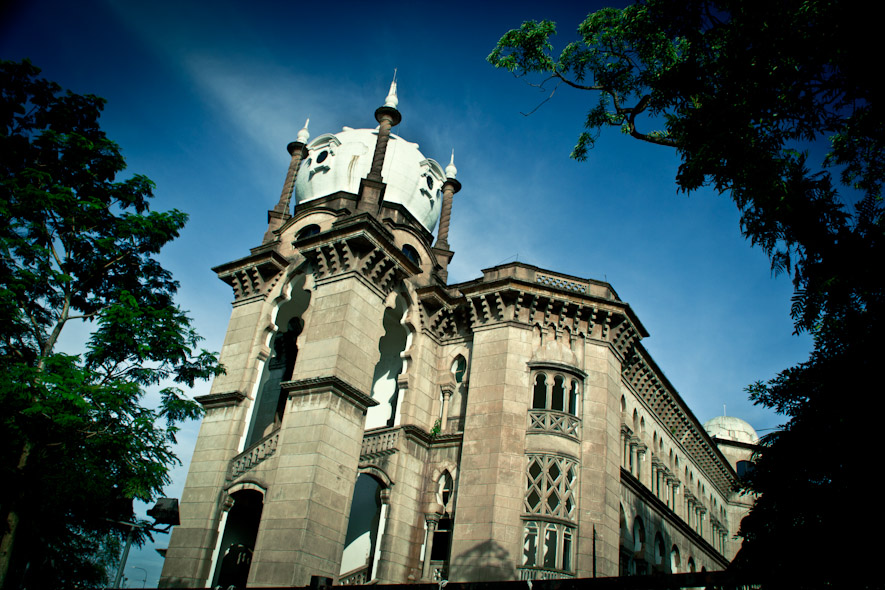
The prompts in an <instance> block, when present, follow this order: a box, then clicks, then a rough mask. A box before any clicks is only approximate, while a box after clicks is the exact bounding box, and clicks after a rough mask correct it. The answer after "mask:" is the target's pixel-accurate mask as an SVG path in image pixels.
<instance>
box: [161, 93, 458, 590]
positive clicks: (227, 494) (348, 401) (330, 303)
mask: <svg viewBox="0 0 885 590" xmlns="http://www.w3.org/2000/svg"><path fill="white" fill-rule="evenodd" d="M397 102H398V100H397V96H396V83H395V82H394V83H393V84H392V85H391V89H390V93H389V94H388V96H387V98H386V100H385V103H384V105H383V106H381V107H379V108H378V109H377V110H376V112H375V118H376V120H377V121H378V123H379V125H378V127H377V128H376V129H352V128H347V127H345V128H344V129H343V130H342V131H341V132H339V133H335V134H324V135H320V136H319V137H317V138H316V139H314V140H312V141H310V136H309V132H308V130H307V124H305V128H304V129H302V130H301V131H300V132H299V134H298V136H297V139H296V141H294V142H292V143H291V144H289V146H288V151H289V154H290V155H291V161H290V165H289V168H288V171H287V175H286V179H285V181H284V185H283V190H282V193H281V195H280V198H279V201H278V203H277V205H276V206H275V207H274V208H273V209H271V210H270V211H269V212H268V228H267V231H266V232H265V234H264V237H263V240H262V243H261V245H259V246H257V247H255V248H253V249H252V250H251V252H250V254H249V255H248V256H246V257H245V258H241V259H239V260H235V261H233V262H229V263H227V264H223V265H220V266H218V267H216V268H215V269H214V270H215V271H216V272H217V273H218V276H219V277H220V278H221V279H222V280H223V281H225V282H227V283H228V284H229V285H230V286H231V287H232V288H233V293H234V301H233V311H232V314H231V319H230V324H229V327H228V332H227V335H226V337H225V341H224V345H223V347H222V352H221V361H222V362H223V363H224V365H225V367H226V369H227V373H226V374H225V375H223V376H221V377H219V378H217V379H216V380H215V381H214V383H213V384H212V389H211V393H210V394H209V395H206V396H203V397H201V398H198V401H200V402H201V403H202V404H203V406H204V407H205V409H206V415H205V417H204V419H203V423H202V425H201V429H200V434H199V438H198V440H197V445H196V449H195V452H194V456H193V459H192V461H191V466H190V471H189V474H188V478H187V483H186V486H185V491H184V494H183V498H182V501H181V516H182V523H181V525H180V526H179V527H177V529H176V530H175V531H174V533H173V535H172V537H171V539H170V546H169V550H168V553H167V558H166V563H165V565H164V569H163V577H162V579H161V584H162V585H166V586H191V587H203V586H206V585H210V586H215V585H217V584H221V585H223V586H224V587H227V586H228V585H230V584H234V585H238V586H242V585H245V584H246V583H248V585H249V586H291V585H295V586H300V585H306V584H307V583H308V582H309V581H310V577H311V576H312V575H318V576H323V577H329V578H334V579H338V578H341V577H342V575H345V576H346V575H347V574H348V573H349V572H350V570H353V571H354V572H356V573H357V577H359V576H362V577H363V578H365V579H366V580H368V579H384V580H400V581H405V579H406V578H407V577H408V576H409V575H410V574H413V573H414V572H413V571H412V570H415V571H417V569H416V567H414V566H413V567H412V570H410V569H409V566H410V565H411V562H412V561H413V556H411V555H399V554H398V553H399V552H401V550H400V549H394V547H398V546H411V545H413V544H414V542H413V541H414V537H416V536H421V533H420V532H417V531H416V526H417V527H419V528H421V527H423V525H424V522H423V518H422V519H420V521H415V519H410V518H408V517H407V516H406V514H407V512H403V511H412V512H414V513H416V514H418V513H420V514H423V512H424V510H422V509H419V508H418V507H417V505H418V504H420V503H421V502H423V501H424V498H423V496H424V492H425V490H424V487H426V486H424V485H423V484H424V471H425V459H426V457H424V456H415V454H410V453H405V452H403V453H398V454H397V456H396V457H394V458H391V457H389V455H391V454H393V453H392V450H391V449H390V448H384V449H380V450H379V448H378V443H377V441H376V442H374V443H372V442H368V443H367V441H366V432H367V431H369V432H381V433H383V434H384V435H385V436H383V437H382V439H383V440H384V441H385V444H387V445H388V446H389V445H394V446H396V445H399V444H405V442H406V440H410V439H411V438H415V440H419V441H420V444H419V446H421V445H423V447H422V450H421V452H425V453H426V451H427V448H426V447H427V443H428V441H429V434H428V433H429V431H430V430H431V429H432V424H433V419H432V418H431V415H432V412H433V406H434V403H435V402H436V400H437V398H438V397H439V392H438V386H437V375H436V373H438V370H437V364H438V359H437V358H436V352H435V351H434V350H429V349H427V347H426V346H424V345H423V344H422V342H421V339H420V338H417V339H416V338H415V335H416V334H418V333H419V331H420V323H421V319H420V312H419V310H418V306H417V305H416V303H417V299H416V294H415V293H416V289H420V288H423V287H428V286H432V285H435V286H441V285H444V283H445V276H446V266H447V264H448V262H449V260H450V259H451V255H452V253H451V252H450V251H449V250H448V247H445V248H439V247H437V248H435V247H434V246H433V234H432V230H433V229H434V228H435V226H436V224H437V221H438V219H439V217H440V213H441V212H442V211H443V210H444V209H445V211H446V214H447V215H449V214H450V211H451V198H452V195H453V194H454V191H453V190H452V186H455V185H457V186H460V185H458V184H457V181H456V180H454V178H448V177H447V176H446V171H445V170H444V169H443V168H442V167H441V166H440V165H439V164H438V163H437V162H436V161H434V160H432V159H429V158H426V157H424V155H423V154H422V153H421V152H420V151H419V149H418V145H417V144H414V143H411V142H408V141H406V140H405V139H403V138H401V137H398V136H396V135H394V134H392V133H391V129H392V128H393V127H394V126H395V125H397V124H398V123H399V122H400V120H401V115H400V113H399V111H398V110H397V108H396V107H397ZM450 168H451V169H450V170H449V172H450V173H451V174H452V175H454V167H450ZM444 200H448V203H447V206H445V207H444V203H443V201H444ZM293 202H294V209H293V208H292V204H293ZM444 241H445V240H444ZM446 246H447V244H446ZM440 254H441V255H440ZM428 367H430V368H431V369H430V370H429V371H428V370H427V369H428ZM418 369H420V371H419V370H418ZM416 424H420V426H416ZM367 445H368V447H372V448H375V450H376V451H378V452H380V455H379V457H378V458H377V459H378V460H374V461H369V460H367V459H366V456H367V455H366V449H367ZM373 445H374V446H373ZM382 446H383V445H382ZM421 452H419V453H418V455H421ZM369 454H370V455H371V453H369ZM381 458H384V459H385V460H383V461H382V460H381ZM452 459H453V460H454V459H456V458H455V457H452ZM410 472H414V476H413V477H408V476H406V475H404V474H409V473H410ZM395 474H396V475H395ZM394 482H396V486H395V487H394ZM355 493H356V494H357V497H356V500H354V494H355ZM354 501H355V502H356V504H354ZM392 503H395V504H396V506H397V509H396V510H388V508H389V506H390V505H391V504H392ZM352 505H353V506H352ZM352 508H353V511H354V512H353V514H354V515H358V516H353V515H352V514H351V512H352ZM364 516H365V518H364ZM364 521H365V522H364ZM416 522H417V524H416ZM363 529H365V530H363Z"/></svg>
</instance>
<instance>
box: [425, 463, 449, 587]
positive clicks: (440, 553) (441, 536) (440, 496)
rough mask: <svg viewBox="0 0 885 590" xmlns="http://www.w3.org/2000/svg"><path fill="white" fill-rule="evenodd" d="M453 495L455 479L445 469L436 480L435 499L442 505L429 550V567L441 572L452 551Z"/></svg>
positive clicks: (443, 570) (445, 566)
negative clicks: (441, 511)
mask: <svg viewBox="0 0 885 590" xmlns="http://www.w3.org/2000/svg"><path fill="white" fill-rule="evenodd" d="M454 497H455V481H454V479H453V478H452V475H451V474H450V473H449V472H448V470H446V471H444V472H443V473H442V475H440V477H439V480H438V481H437V492H436V501H437V502H438V503H439V504H440V505H441V506H442V507H443V513H442V515H440V519H439V522H438V523H437V525H436V531H434V533H433V545H432V546H431V551H430V561H431V567H433V568H435V569H436V570H437V571H441V572H447V571H448V564H449V558H450V554H451V551H452V531H453V530H454V528H455V517H454V513H453V505H454Z"/></svg>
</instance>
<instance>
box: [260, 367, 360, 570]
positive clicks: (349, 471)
mask: <svg viewBox="0 0 885 590" xmlns="http://www.w3.org/2000/svg"><path fill="white" fill-rule="evenodd" d="M283 389H284V390H285V391H287V392H288V394H289V406H288V407H287V408H286V413H285V415H284V417H283V423H282V426H281V429H280V438H279V444H278V447H277V454H278V455H279V459H278V463H277V470H276V473H275V476H274V482H273V485H272V486H271V488H270V490H269V493H268V496H267V497H266V498H265V504H264V510H263V512H262V515H261V527H260V529H259V531H258V539H257V541H256V543H255V553H254V554H253V558H252V568H251V570H250V572H249V583H248V584H249V586H250V587H253V586H254V587H274V586H306V585H308V583H309V582H310V578H311V576H323V577H329V578H335V577H337V576H338V573H339V568H340V566H341V554H342V552H343V551H344V541H345V535H346V532H347V520H348V517H349V514H350V505H351V501H352V500H353V488H354V484H355V483H356V477H357V467H358V465H359V456H360V447H361V445H362V440H363V429H364V425H365V420H366V410H367V409H368V408H369V407H370V406H373V405H375V404H376V403H377V402H375V400H373V399H372V398H371V397H370V396H368V395H366V394H365V393H362V392H361V391H359V390H357V389H356V388H354V387H353V386H351V385H350V384H348V383H346V382H344V381H342V380H341V379H338V378H335V377H321V378H314V379H304V380H301V381H290V382H287V383H284V384H283Z"/></svg>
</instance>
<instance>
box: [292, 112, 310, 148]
mask: <svg viewBox="0 0 885 590" xmlns="http://www.w3.org/2000/svg"><path fill="white" fill-rule="evenodd" d="M308 125H310V117H308V118H307V121H305V122H304V127H302V128H301V131H299V132H298V135H297V136H296V137H295V141H297V142H299V143H307V140H308V139H310V132H309V131H308V130H307V126H308Z"/></svg>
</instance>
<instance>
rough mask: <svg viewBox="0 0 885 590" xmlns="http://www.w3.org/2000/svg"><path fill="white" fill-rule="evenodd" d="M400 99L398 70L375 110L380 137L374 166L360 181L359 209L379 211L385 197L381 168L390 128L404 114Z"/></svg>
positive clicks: (374, 157)
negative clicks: (384, 97) (401, 111)
mask: <svg viewBox="0 0 885 590" xmlns="http://www.w3.org/2000/svg"><path fill="white" fill-rule="evenodd" d="M398 104H399V99H398V98H397V96H396V72H395V71H394V73H393V81H392V82H391V83H390V91H389V92H388V93H387V98H386V99H384V105H382V106H380V107H378V109H377V110H376V111H375V120H376V121H378V139H377V141H376V142H375V153H374V154H373V155H372V168H371V169H370V170H369V175H368V176H366V178H364V179H363V180H362V182H361V183H360V195H359V196H360V201H359V204H358V205H357V211H370V212H372V213H377V212H378V209H379V208H380V207H381V201H382V200H383V199H384V188H385V184H384V181H383V180H382V178H381V169H382V168H383V167H384V155H385V154H386V153H387V143H388V142H389V141H390V130H391V128H393V127H394V126H396V125H399V123H400V121H402V119H403V116H402V115H401V114H400V112H399V111H398V110H397V108H396V107H397V105H398Z"/></svg>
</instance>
